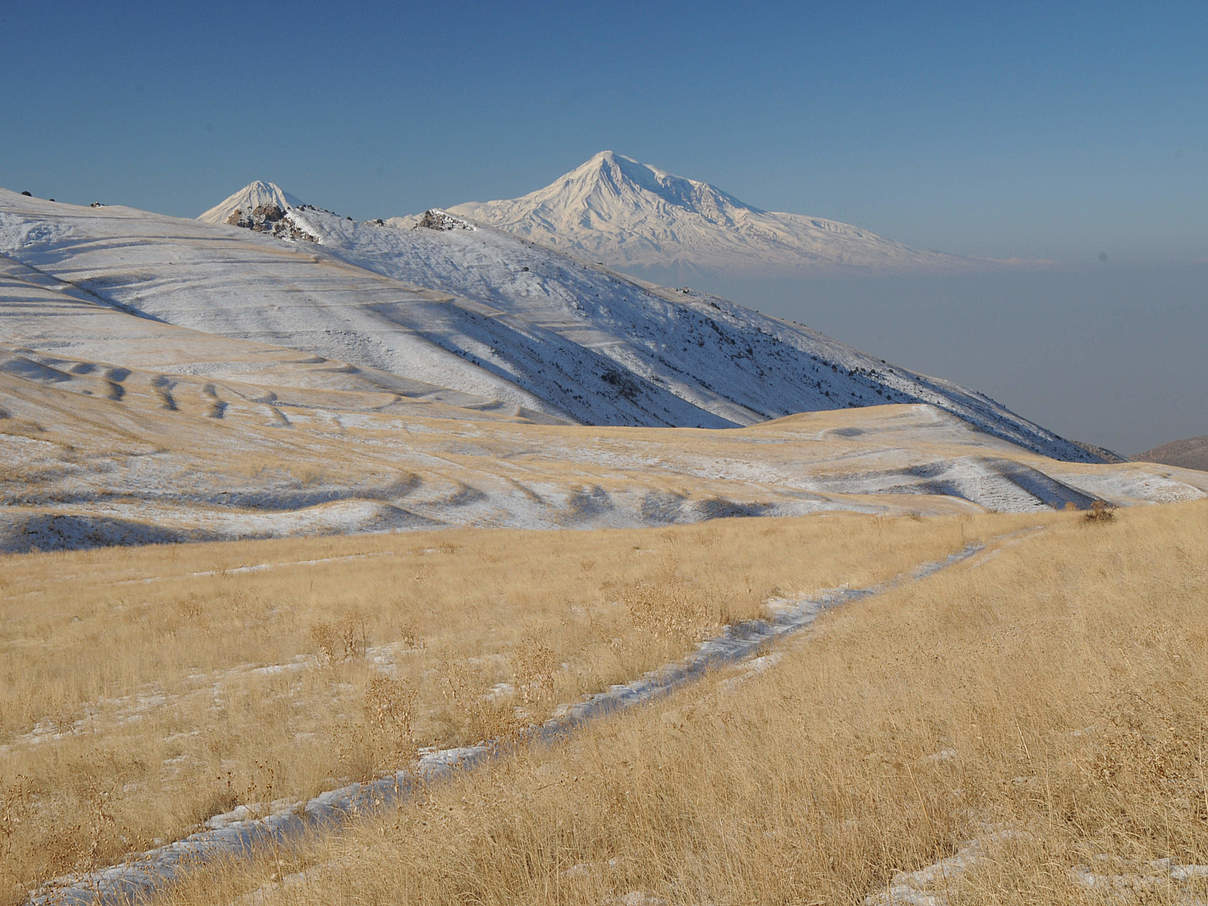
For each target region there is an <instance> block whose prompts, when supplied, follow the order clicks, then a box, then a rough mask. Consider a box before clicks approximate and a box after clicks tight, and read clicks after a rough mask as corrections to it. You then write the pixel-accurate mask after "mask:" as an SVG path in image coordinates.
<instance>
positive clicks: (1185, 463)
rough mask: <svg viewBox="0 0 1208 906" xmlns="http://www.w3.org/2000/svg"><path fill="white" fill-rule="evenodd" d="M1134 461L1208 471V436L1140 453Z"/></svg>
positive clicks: (1176, 442) (1175, 442) (1179, 441)
mask: <svg viewBox="0 0 1208 906" xmlns="http://www.w3.org/2000/svg"><path fill="white" fill-rule="evenodd" d="M1133 459H1135V460H1137V461H1138V462H1161V463H1165V464H1166V465H1168V466H1181V467H1182V468H1184V469H1203V470H1205V471H1208V434H1205V435H1201V436H1199V437H1185V438H1183V439H1182V440H1172V441H1171V442H1170V443H1168V444H1162V445H1161V446H1158V447H1154V448H1153V449H1152V450H1146V451H1145V452H1144V453H1138V454H1137V455H1136V456H1134V457H1133Z"/></svg>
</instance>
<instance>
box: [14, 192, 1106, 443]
mask: <svg viewBox="0 0 1208 906" xmlns="http://www.w3.org/2000/svg"><path fill="white" fill-rule="evenodd" d="M252 202H256V205H255V207H254V208H253V213H254V212H255V210H256V208H260V207H261V206H266V207H269V208H272V209H273V210H270V211H267V212H265V211H262V212H261V214H262V216H265V217H268V216H271V217H272V218H274V219H273V220H272V223H273V228H272V230H271V231H268V232H253V231H249V230H248V229H239V228H237V227H236V226H234V225H228V221H232V219H233V221H234V222H235V223H237V222H239V221H240V219H241V218H242V217H243V216H244V213H245V209H246V208H247V207H248V206H249V205H250V204H251V203H252ZM282 203H284V206H285V207H284V209H281V206H282ZM236 209H238V210H239V211H240V212H241V215H240V217H234V218H233V214H234V211H235V210H236ZM207 216H209V217H211V219H217V220H218V221H219V223H218V224H216V225H211V224H208V223H201V222H198V221H192V222H189V221H181V220H179V219H177V218H171V217H164V216H162V215H156V214H149V213H146V212H141V211H136V210H134V209H130V208H120V207H102V208H77V207H74V206H71V205H63V204H52V203H48V202H44V201H40V200H37V199H32V200H31V199H28V198H22V197H21V196H19V195H15V194H14V193H8V192H3V193H0V253H4V254H7V255H10V256H12V257H13V258H15V259H17V260H19V261H20V262H21V263H22V264H24V265H26V266H28V267H31V268H34V269H37V270H38V271H39V272H42V273H46V274H48V275H49V276H51V277H54V278H58V279H61V280H69V281H70V282H71V284H72V286H74V287H76V288H78V289H82V290H84V291H86V292H89V293H92V294H93V295H94V296H95V297H96V298H98V299H101V300H103V301H104V302H106V303H108V304H111V305H116V306H119V307H120V308H121V309H122V310H124V311H128V312H132V313H137V314H143V315H148V316H151V317H154V318H156V319H159V320H161V321H163V322H167V323H168V324H173V325H177V326H180V327H188V328H192V329H194V330H201V331H205V332H207V333H210V334H218V335H220V336H224V337H230V338H236V339H244V340H251V341H255V342H259V343H270V344H273V345H275V346H282V347H289V348H292V349H297V350H302V351H304V352H306V353H308V354H313V355H318V356H322V357H324V358H325V359H328V360H333V361H337V362H343V363H348V365H350V366H353V367H355V368H357V369H362V370H366V371H371V372H372V374H374V375H380V376H381V377H379V378H375V380H377V382H378V383H379V385H381V384H382V382H383V381H385V380H387V379H392V380H394V381H399V382H402V383H403V384H405V385H406V386H421V385H422V386H423V387H425V388H428V389H427V390H425V391H424V392H425V393H430V392H432V389H433V388H434V387H437V388H446V389H447V390H450V391H453V392H454V393H457V394H462V395H463V396H462V398H463V399H464V398H466V397H474V398H477V401H478V402H477V403H476V405H480V406H496V407H499V406H504V407H507V408H509V409H511V410H513V411H516V412H520V411H526V412H532V413H541V414H542V415H543V416H544V417H546V418H553V419H559V420H563V421H568V422H578V423H581V424H590V425H641V426H652V427H655V426H680V427H727V426H734V425H749V424H754V423H756V422H760V421H764V420H767V419H772V418H777V417H781V416H785V415H790V414H793V413H797V412H804V411H814V410H824V409H839V408H847V407H855V406H868V405H877V404H883V403H919V402H922V403H929V404H932V405H935V406H938V407H939V408H941V409H944V410H946V411H948V412H950V413H952V414H953V415H955V416H957V417H958V418H960V419H962V420H963V421H964V422H965V423H967V424H969V425H970V426H971V427H973V428H976V429H980V430H982V431H984V432H987V433H988V434H991V435H994V436H996V437H999V438H1002V439H1004V440H1007V441H1010V442H1011V443H1014V444H1018V445H1021V446H1023V447H1025V448H1027V449H1029V450H1032V451H1035V452H1039V453H1044V454H1045V455H1049V456H1052V457H1054V458H1059V459H1067V460H1073V461H1087V460H1093V457H1091V456H1089V455H1088V454H1087V453H1085V452H1084V451H1083V450H1081V449H1080V448H1078V447H1077V446H1076V445H1074V444H1072V443H1070V442H1068V441H1066V440H1064V439H1062V438H1060V437H1058V436H1056V435H1055V434H1053V433H1052V432H1050V431H1047V430H1045V429H1044V428H1042V427H1040V426H1038V425H1035V424H1033V423H1032V422H1029V421H1027V420H1026V419H1024V418H1021V417H1020V416H1018V415H1016V414H1014V413H1012V412H1010V411H1009V410H1008V409H1006V408H1005V407H1004V406H1002V405H1001V404H999V403H997V402H995V401H994V400H992V399H989V398H988V397H986V396H983V395H981V394H978V393H975V392H972V391H969V390H966V389H965V388H962V387H960V386H958V385H956V384H953V383H951V382H948V381H944V380H940V379H936V378H929V377H926V376H923V375H920V374H916V373H913V372H910V371H907V370H905V369H902V368H898V367H896V366H893V365H890V364H887V363H885V362H883V361H881V360H879V359H875V358H873V357H871V356H868V355H865V354H863V353H861V352H859V351H857V350H855V349H852V348H851V347H849V346H847V345H845V344H843V343H840V342H838V341H836V340H833V339H831V338H829V337H825V336H822V335H821V334H818V333H816V332H814V331H812V330H809V329H808V328H806V327H803V326H801V325H798V324H793V323H789V322H786V321H781V320H778V319H775V318H772V317H768V316H766V315H763V314H760V313H759V312H756V311H752V310H750V309H746V308H743V307H741V306H739V305H736V304H734V303H731V302H728V301H726V300H724V299H720V298H716V297H712V296H706V295H701V294H695V293H684V292H681V291H672V290H666V289H661V288H658V287H652V286H648V285H644V284H640V283H638V282H635V281H634V280H632V279H630V278H628V277H625V276H623V275H620V274H617V273H614V272H612V271H610V270H607V269H605V268H603V267H599V266H595V265H590V264H586V263H584V262H582V261H580V260H577V259H576V258H573V257H570V256H567V255H564V254H560V253H558V252H556V251H553V250H550V249H548V248H545V247H543V246H539V245H535V244H533V243H529V242H525V241H523V240H520V239H518V238H516V237H514V236H511V235H508V234H506V233H502V232H500V231H498V230H495V229H491V228H489V227H480V228H478V229H463V228H458V227H461V226H467V224H465V223H464V222H463V221H460V220H459V219H458V218H456V217H453V216H451V215H447V214H443V213H439V212H432V213H431V214H430V215H429V216H426V217H424V218H420V219H419V220H414V219H412V220H410V221H398V222H378V221H366V222H361V223H358V222H355V221H353V220H351V219H348V218H344V217H340V216H338V215H335V214H332V213H330V212H327V211H324V210H321V209H319V208H316V207H312V206H309V205H304V204H301V203H299V202H298V200H297V199H294V198H293V197H292V196H289V195H288V194H287V193H285V192H283V191H281V190H280V189H279V188H277V187H275V186H273V185H272V184H271V183H263V184H259V185H258V184H253V185H252V186H250V187H248V189H245V190H243V191H242V192H239V193H236V194H235V195H234V196H232V198H231V199H229V200H228V201H227V202H224V203H223V204H222V205H220V206H218V208H216V209H212V210H211V212H207ZM421 224H426V225H421ZM253 229H254V227H253ZM298 237H304V238H301V239H300V238H298ZM450 398H452V397H450Z"/></svg>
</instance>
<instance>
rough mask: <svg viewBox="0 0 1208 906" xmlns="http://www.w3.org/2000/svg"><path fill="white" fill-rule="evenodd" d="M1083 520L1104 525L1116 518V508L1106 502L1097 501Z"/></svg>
mask: <svg viewBox="0 0 1208 906" xmlns="http://www.w3.org/2000/svg"><path fill="white" fill-rule="evenodd" d="M1082 518H1083V519H1085V520H1086V521H1087V522H1089V523H1092V524H1099V525H1103V524H1104V523H1108V522H1111V521H1112V520H1114V519H1115V518H1116V507H1115V506H1114V505H1113V504H1110V503H1108V502H1107V501H1106V500H1096V501H1095V502H1094V503H1092V504H1091V508H1090V509H1089V510H1087V511H1086V515H1085V516H1083V517H1082Z"/></svg>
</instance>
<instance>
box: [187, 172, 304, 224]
mask: <svg viewBox="0 0 1208 906" xmlns="http://www.w3.org/2000/svg"><path fill="white" fill-rule="evenodd" d="M301 206H302V202H301V201H299V200H298V199H297V198H295V197H294V196H292V195H290V194H289V193H288V192H286V191H285V190H283V189H282V188H281V187H280V186H279V185H277V184H276V183H275V182H264V181H263V180H260V179H257V180H254V181H253V182H250V183H248V184H247V185H246V186H244V187H243V188H242V189H240V190H239V191H238V192H236V193H235V194H233V195H228V196H227V197H226V198H224V199H223V200H222V201H220V202H218V204H216V205H214V207H212V208H210V209H209V210H208V211H206V212H205V213H204V214H202V215H201V216H199V217H198V218H197V219H198V220H201V221H204V222H205V223H230V224H231V225H232V226H235V225H236V224H235V223H234V222H232V218H235V219H236V220H238V218H239V217H250V216H252V215H253V214H254V213H255V211H256V209H257V208H266V207H267V208H277V209H278V210H281V211H285V210H287V209H289V208H296V207H301Z"/></svg>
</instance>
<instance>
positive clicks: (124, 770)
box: [0, 514, 1044, 902]
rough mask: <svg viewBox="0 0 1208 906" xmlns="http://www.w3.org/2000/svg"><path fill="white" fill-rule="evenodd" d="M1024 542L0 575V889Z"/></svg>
mask: <svg viewBox="0 0 1208 906" xmlns="http://www.w3.org/2000/svg"><path fill="white" fill-rule="evenodd" d="M1042 521H1044V520H1043V518H1041V517H1036V516H959V517H944V518H936V519H926V520H924V519H919V518H906V517H904V518H884V517H871V516H858V515H853V514H827V515H818V516H812V517H805V518H799V519H788V520H771V519H745V520H718V521H713V522H709V523H705V524H699V525H693V526H681V527H672V528H664V529H636V530H616V531H595V532H524V531H509V530H489V531H488V530H471V529H462V530H451V531H442V532H430V533H410V534H395V535H370V536H354V537H328V538H317V539H316V538H311V539H283V540H272V541H260V542H245V543H222V544H199V545H175V546H153V547H143V548H134V549H104V550H96V551H85V552H72V553H41V554H26V555H12V556H7V557H4V558H3V559H2V560H0V601H2V602H3V603H2V604H0V608H2V611H0V652H3V654H2V655H0V884H2V887H0V890H2V891H3V897H4V899H3V902H17V901H19V900H20V899H21V898H22V897H23V895H24V891H27V890H28V889H29V888H30V886H31V885H33V884H35V883H37V882H39V881H42V880H45V879H48V878H51V877H54V876H56V875H59V874H62V873H64V872H69V871H79V870H86V869H90V868H95V867H98V866H103V865H107V864H110V863H113V862H115V861H120V860H121V859H122V858H123V856H125V855H126V854H128V853H132V852H137V851H140V850H143V849H145V848H148V847H151V846H153V845H156V844H158V843H159V842H163V841H170V840H173V839H177V838H179V837H182V836H184V835H186V834H188V833H189V832H191V831H195V830H197V829H198V828H199V827H201V825H202V824H203V822H205V821H206V819H208V818H210V817H211V816H213V815H215V814H217V813H221V812H225V811H227V810H230V809H232V808H235V807H237V806H240V805H247V806H249V810H250V812H251V813H253V814H254V813H256V812H257V811H264V810H265V809H267V807H268V804H269V803H271V802H272V801H274V800H280V799H286V800H296V799H298V798H303V797H307V796H311V795H314V794H316V793H318V792H320V791H323V790H326V789H330V788H333V787H336V786H339V785H340V784H342V783H344V782H347V781H348V780H350V779H362V778H367V777H371V776H373V775H375V774H377V773H380V772H382V771H385V770H389V769H396V768H398V767H401V766H405V765H406V764H408V763H409V761H410V760H411V759H412V758H413V757H414V753H415V750H416V747H417V746H448V745H452V744H459V743H473V742H476V741H479V740H481V739H484V738H488V737H494V736H497V735H499V734H501V733H505V732H507V731H508V730H509V729H511V728H514V727H516V726H518V725H521V724H527V723H529V722H531V721H533V720H537V719H543V718H544V717H546V716H548V714H549V713H550V712H551V710H552V708H553V707H554V706H555V705H557V704H558V703H561V702H568V701H574V700H576V699H578V698H580V697H582V696H583V695H584V694H587V693H591V692H595V691H598V690H601V689H604V688H607V686H608V685H609V684H610V683H615V682H624V681H628V680H630V679H632V678H634V677H635V676H637V675H639V674H640V673H642V672H643V671H645V670H648V669H651V668H652V667H654V666H657V665H659V664H661V663H664V662H666V661H668V660H670V659H674V658H678V657H680V656H682V655H683V654H684V653H685V652H686V651H687V650H689V649H690V648H691V646H692V645H693V643H694V642H695V641H696V640H697V639H699V638H701V637H704V636H706V635H709V634H713V633H715V632H717V631H718V629H719V627H720V626H721V625H722V624H725V623H728V622H731V621H734V620H741V619H747V618H750V617H753V616H759V615H762V614H763V613H764V604H765V602H766V601H767V600H769V599H771V598H775V597H778V596H793V597H796V596H804V595H808V594H810V593H812V592H815V591H818V590H820V589H825V588H831V587H836V586H841V585H850V586H864V585H868V584H871V583H874V582H877V581H880V580H883V579H886V578H889V577H892V576H894V575H896V574H899V573H901V572H903V571H906V570H909V569H910V568H912V567H914V566H915V565H917V564H919V563H922V562H926V561H932V560H936V559H940V558H943V557H944V556H946V555H948V554H950V553H952V552H953V551H956V550H959V549H961V548H962V547H964V546H965V545H966V544H967V543H970V542H972V541H975V540H978V539H983V538H988V537H991V536H994V535H1000V534H1002V533H1006V532H1010V531H1013V530H1015V529H1017V528H1018V527H1020V526H1024V525H1032V524H1035V523H1037V522H1042Z"/></svg>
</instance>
